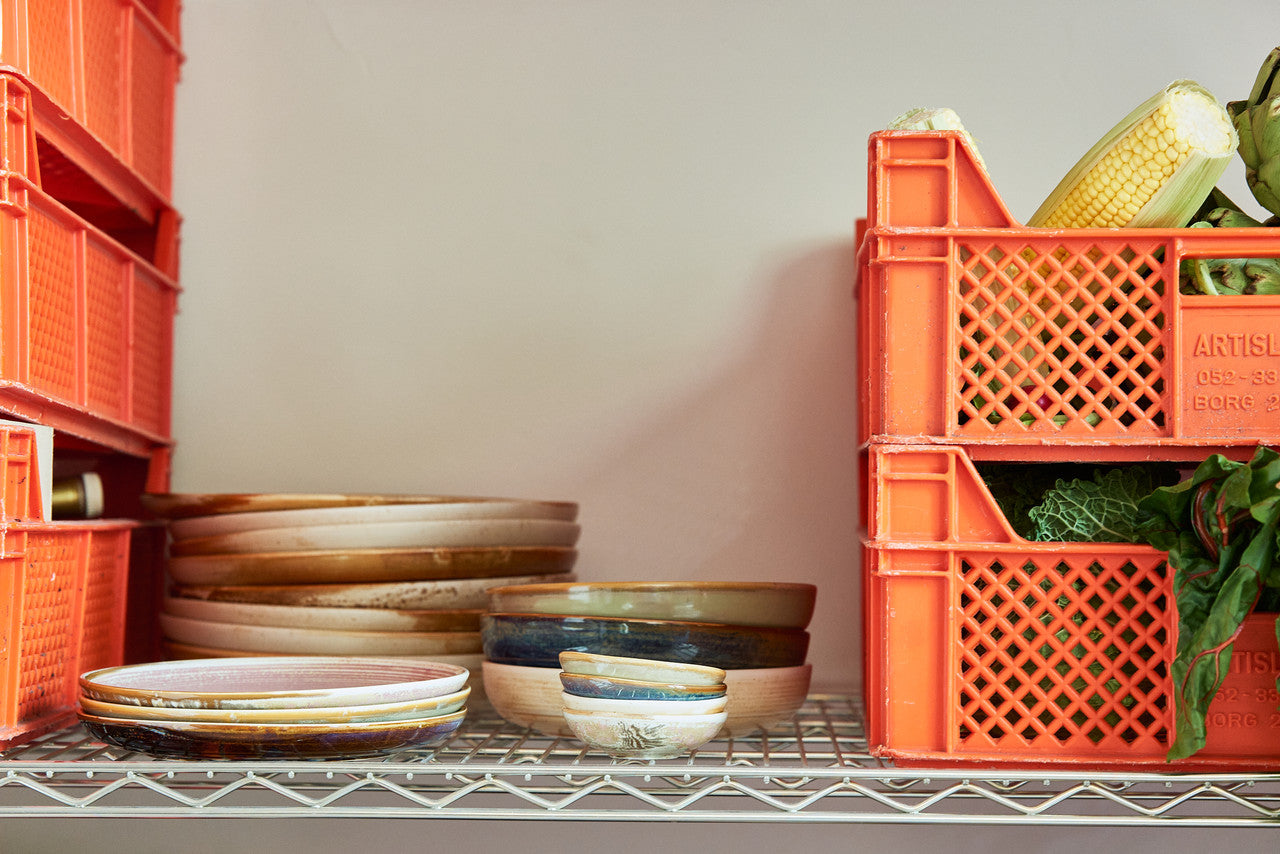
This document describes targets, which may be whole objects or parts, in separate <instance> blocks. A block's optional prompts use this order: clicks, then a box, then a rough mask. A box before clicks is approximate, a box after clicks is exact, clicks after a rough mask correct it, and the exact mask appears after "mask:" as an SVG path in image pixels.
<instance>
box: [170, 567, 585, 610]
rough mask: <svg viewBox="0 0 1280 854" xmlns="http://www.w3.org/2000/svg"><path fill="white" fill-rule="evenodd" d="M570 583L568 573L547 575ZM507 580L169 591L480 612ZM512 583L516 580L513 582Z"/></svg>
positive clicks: (212, 597)
mask: <svg viewBox="0 0 1280 854" xmlns="http://www.w3.org/2000/svg"><path fill="white" fill-rule="evenodd" d="M542 577H545V578H547V579H558V580H561V581H572V580H573V579H574V578H575V577H576V576H575V575H574V573H572V572H565V573H559V574H557V575H549V576H534V575H521V576H516V578H519V579H522V580H523V579H534V578H542ZM507 581H508V579H507V578H450V579H445V580H443V581H388V582H384V583H376V584H361V583H359V582H347V583H340V584H179V585H175V586H174V587H173V588H172V589H173V595H174V596H179V597H182V598H184V599H205V600H208V601H210V602H244V603H256V604H262V605H294V606H306V607H314V608H324V607H329V608H451V609H478V610H484V607H485V602H486V601H487V594H486V592H485V591H486V590H488V589H489V587H491V586H492V585H494V584H505V583H507ZM512 583H517V584H518V583H521V582H519V581H513V582H512Z"/></svg>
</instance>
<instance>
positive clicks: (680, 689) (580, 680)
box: [560, 672, 728, 700]
mask: <svg viewBox="0 0 1280 854" xmlns="http://www.w3.org/2000/svg"><path fill="white" fill-rule="evenodd" d="M560 684H561V685H563V686H564V690H565V691H566V692H568V693H570V694H575V695H577V696H579V697H599V698H601V699H604V700H714V699H716V698H717V697H723V696H724V695H725V691H726V690H728V689H727V688H726V687H725V685H724V683H721V684H719V685H668V684H666V683H664V682H641V681H640V680H639V679H619V678H617V677H614V676H589V675H586V674H582V673H563V672H562V673H561V674H560Z"/></svg>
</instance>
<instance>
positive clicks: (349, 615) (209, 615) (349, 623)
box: [163, 596, 482, 632]
mask: <svg viewBox="0 0 1280 854" xmlns="http://www.w3.org/2000/svg"><path fill="white" fill-rule="evenodd" d="M163 607H164V612H165V613H166V614H173V615H174V616H176V617H190V618H191V619H193V620H210V621H213V622H218V623H244V624H246V625H251V626H283V627H290V628H299V629H327V630H343V631H371V632H478V631H480V614H481V613H482V612H481V611H479V610H468V611H460V610H453V611H438V610H405V609H392V608H313V607H308V606H297V605H258V604H250V603H242V602H208V601H205V600H203V599H184V598H181V597H177V596H167V597H165V600H164V606H163Z"/></svg>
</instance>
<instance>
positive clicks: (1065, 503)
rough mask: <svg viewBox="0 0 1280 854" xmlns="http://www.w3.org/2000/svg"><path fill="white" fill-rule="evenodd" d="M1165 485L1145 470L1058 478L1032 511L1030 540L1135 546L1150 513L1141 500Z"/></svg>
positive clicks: (1134, 468)
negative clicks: (1139, 528) (1147, 512)
mask: <svg viewBox="0 0 1280 854" xmlns="http://www.w3.org/2000/svg"><path fill="white" fill-rule="evenodd" d="M1160 485H1161V483H1160V482H1159V479H1158V478H1157V477H1156V476H1155V475H1154V474H1153V472H1152V471H1151V470H1150V469H1148V468H1146V467H1144V466H1120V467H1117V468H1112V469H1105V470H1104V469H1098V470H1095V471H1094V472H1093V476H1092V477H1091V478H1088V479H1086V478H1075V479H1073V480H1070V481H1067V480H1059V481H1057V482H1056V483H1055V484H1054V486H1053V488H1052V489H1050V490H1048V491H1047V492H1045V493H1044V496H1043V498H1042V499H1041V501H1040V504H1039V505H1037V506H1035V507H1032V508H1031V509H1030V510H1028V511H1027V516H1028V518H1029V519H1030V521H1031V524H1032V526H1033V527H1032V534H1031V539H1033V540H1045V541H1055V542H1076V543H1080V542H1093V543H1131V542H1136V541H1139V539H1140V537H1139V534H1138V530H1137V529H1138V527H1139V526H1140V525H1141V524H1142V522H1143V520H1144V518H1145V517H1146V513H1144V512H1143V511H1141V510H1140V509H1139V508H1138V502H1139V501H1141V500H1142V499H1143V498H1144V497H1145V496H1146V495H1147V494H1149V493H1150V492H1151V491H1152V490H1153V489H1155V488H1156V487H1157V486H1160Z"/></svg>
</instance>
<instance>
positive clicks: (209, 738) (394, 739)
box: [80, 709, 467, 759]
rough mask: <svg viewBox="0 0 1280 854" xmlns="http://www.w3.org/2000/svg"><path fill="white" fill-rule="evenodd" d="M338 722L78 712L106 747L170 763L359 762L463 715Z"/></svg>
mask: <svg viewBox="0 0 1280 854" xmlns="http://www.w3.org/2000/svg"><path fill="white" fill-rule="evenodd" d="M466 714H467V713H466V710H465V709H463V710H461V711H458V712H454V713H452V714H449V715H439V716H435V717H429V718H418V719H413V720H404V721H374V722H364V723H358V724H353V723H337V724H222V723H209V722H201V721H144V720H128V719H124V718H104V717H98V716H97V715H90V714H88V713H86V712H83V711H82V712H80V720H81V721H82V722H83V723H84V725H85V728H86V729H87V730H88V731H89V732H90V733H91V734H92V735H93V737H94V738H97V739H99V740H100V741H103V742H105V743H107V744H112V745H115V746H116V747H121V748H124V749H125V750H132V751H137V752H139V753H147V754H151V755H153V756H159V757H164V758H170V759H358V758H362V757H367V756H382V755H386V754H388V753H396V752H398V751H401V750H407V749H409V748H424V747H435V746H438V745H440V744H443V743H444V742H446V741H448V740H449V738H450V736H452V735H453V734H454V733H455V732H457V730H458V727H460V726H461V725H462V721H463V719H464V718H465V717H466Z"/></svg>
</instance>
